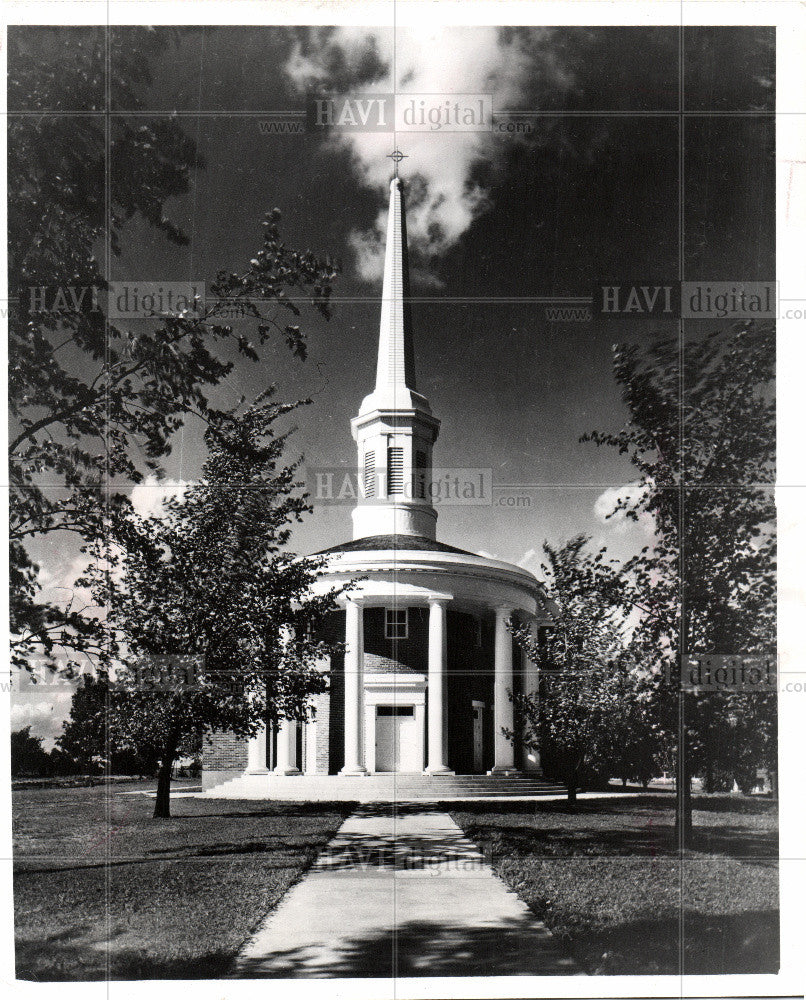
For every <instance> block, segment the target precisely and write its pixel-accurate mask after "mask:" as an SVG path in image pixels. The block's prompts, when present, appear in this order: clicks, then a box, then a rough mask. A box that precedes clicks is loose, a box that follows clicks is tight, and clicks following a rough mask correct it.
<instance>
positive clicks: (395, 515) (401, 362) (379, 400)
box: [352, 177, 439, 538]
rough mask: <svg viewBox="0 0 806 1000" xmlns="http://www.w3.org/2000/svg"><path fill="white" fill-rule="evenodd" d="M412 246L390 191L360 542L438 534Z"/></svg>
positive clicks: (365, 405) (363, 426) (398, 191)
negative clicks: (418, 368)
mask: <svg viewBox="0 0 806 1000" xmlns="http://www.w3.org/2000/svg"><path fill="white" fill-rule="evenodd" d="M409 298H410V293H409V264H408V247H407V244H406V215H405V203H404V198H403V190H402V183H401V181H400V179H399V178H398V177H394V178H393V179H392V182H391V184H390V191H389V221H388V225H387V230H386V257H385V261H384V271H383V300H382V303H381V326H380V336H379V338H378V364H377V368H376V372H375V389H374V391H373V392H371V393H370V394H369V395H368V396H367V397H366V398H365V399H364V401H363V402H362V404H361V407H360V409H359V411H358V416H357V417H355V418H354V419H353V421H352V431H353V437H354V438H355V441H356V443H357V445H358V468H359V472H360V474H361V477H362V479H363V489H364V496H363V497H362V499H361V500H360V501H359V503H358V506H357V507H356V508H355V510H354V511H353V537H354V538H365V537H367V536H370V535H392V534H402V535H424V536H426V537H428V538H434V537H435V536H436V520H437V512H436V511H435V510H434V508H433V507H432V505H431V502H430V482H431V451H432V448H433V445H434V442H435V441H436V439H437V434H438V433H439V421H438V420H437V419H436V417H434V416H433V415H432V413H431V407H430V406H429V404H428V400H427V399H426V398H425V396H421V395H420V393H418V392H417V391H416V383H415V378H414V346H413V338H412V329H411V306H410V301H409Z"/></svg>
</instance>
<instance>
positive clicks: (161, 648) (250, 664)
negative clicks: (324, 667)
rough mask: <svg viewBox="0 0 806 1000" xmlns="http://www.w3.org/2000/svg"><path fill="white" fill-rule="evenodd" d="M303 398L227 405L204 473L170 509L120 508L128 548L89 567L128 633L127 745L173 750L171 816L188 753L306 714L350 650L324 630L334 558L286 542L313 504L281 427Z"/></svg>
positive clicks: (118, 631)
mask: <svg viewBox="0 0 806 1000" xmlns="http://www.w3.org/2000/svg"><path fill="white" fill-rule="evenodd" d="M296 405H297V404H280V403H275V402H273V400H272V393H271V391H270V392H268V393H265V394H264V395H263V396H262V397H261V398H259V399H258V400H257V401H256V402H255V404H253V405H251V406H249V407H248V408H247V409H246V410H245V411H243V412H241V408H236V410H233V411H230V412H228V413H220V414H217V415H216V417H215V418H214V419H211V420H210V423H209V426H208V430H207V434H206V440H207V444H208V449H209V457H208V459H207V462H206V463H205V466H204V472H203V476H202V478H201V480H200V481H199V482H198V483H197V484H195V485H193V486H192V487H190V488H189V489H188V490H187V491H186V492H185V494H184V495H183V496H182V497H180V498H174V499H172V500H170V501H169V502H168V503H167V504H166V505H165V507H166V510H165V514H164V516H163V517H157V516H152V517H148V518H141V517H138V516H137V515H136V514H135V513H134V512H133V511H132V510H130V509H128V510H125V511H123V512H121V513H118V512H114V513H113V514H112V515H111V516H110V518H109V521H108V530H109V537H110V538H111V539H113V542H114V551H113V552H112V553H111V555H110V552H109V551H108V550H107V549H106V548H105V547H104V546H103V545H102V544H101V543H98V545H97V546H96V560H95V562H94V564H93V567H92V569H91V572H90V574H89V576H90V579H91V582H92V585H93V587H94V589H95V591H96V592H98V596H99V599H102V600H103V602H104V604H105V605H106V606H107V607H108V608H109V627H110V629H111V631H112V632H113V633H114V637H115V643H114V648H113V649H112V650H111V651H110V654H109V656H108V661H107V665H108V668H109V669H113V668H114V680H113V683H112V685H111V688H112V699H111V703H110V716H109V722H108V724H109V726H110V728H111V730H112V731H113V733H114V741H115V743H116V745H119V746H122V747H125V746H129V747H131V748H138V747H140V746H141V745H142V744H143V741H148V742H150V743H151V744H152V745H153V746H155V747H158V748H159V758H160V768H159V775H158V788H157V799H156V804H155V810H154V815H155V816H156V817H160V816H168V815H170V805H169V796H170V778H171V767H172V765H173V763H174V761H175V760H176V757H177V756H178V755H179V754H180V753H183V752H190V748H191V747H192V746H194V745H195V746H197V745H198V744H199V743H200V742H201V740H202V738H203V737H204V736H205V735H208V734H209V733H211V732H213V731H215V730H228V731H230V732H234V733H236V734H237V735H240V736H250V735H253V734H254V733H255V732H256V731H257V730H258V728H259V727H260V726H261V725H262V724H264V723H265V722H266V721H267V720H268V721H273V720H276V719H277V718H279V717H281V716H282V717H287V718H298V719H304V718H306V717H307V713H308V711H309V708H308V704H309V700H310V696H311V695H313V694H316V693H318V692H320V691H323V690H324V689H325V688H326V685H327V679H326V677H325V676H324V674H323V673H322V671H321V670H320V669H319V665H320V663H321V660H322V658H323V657H324V656H326V655H329V654H330V653H331V652H333V651H334V650H335V649H336V648H338V646H337V645H333V644H332V643H331V644H329V643H327V642H325V641H322V640H320V639H319V638H317V635H318V632H319V630H320V629H321V627H322V625H323V624H324V621H325V618H326V616H327V615H328V614H329V613H330V612H331V611H332V610H333V609H334V607H335V596H336V594H337V593H338V592H337V591H333V592H326V593H322V594H314V593H313V592H312V590H311V585H312V584H313V583H314V582H315V580H316V579H317V577H318V575H319V569H320V565H321V563H320V562H319V561H318V560H316V559H310V558H305V559H298V558H295V557H294V556H293V555H291V554H290V553H288V552H287V551H285V547H286V546H287V544H288V541H289V538H290V531H291V525H292V524H293V523H295V522H297V521H299V520H300V519H301V517H302V515H303V514H304V513H305V512H306V511H308V510H309V509H310V508H309V506H308V504H307V501H306V498H305V495H304V494H300V492H299V489H298V487H299V484H298V483H297V482H296V481H295V479H294V476H295V472H296V470H297V468H298V466H297V465H296V464H293V465H282V464H281V458H282V452H283V448H284V446H285V443H286V439H287V434H277V433H276V432H275V422H276V421H277V420H278V419H279V418H280V417H282V416H284V415H285V414H287V413H289V412H291V411H292V410H294V409H295V408H296ZM180 670H181V671H184V676H175V675H176V674H177V672H178V671H180ZM161 674H164V675H166V676H160V675H161ZM188 674H189V676H188Z"/></svg>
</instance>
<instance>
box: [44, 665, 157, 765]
mask: <svg viewBox="0 0 806 1000" xmlns="http://www.w3.org/2000/svg"><path fill="white" fill-rule="evenodd" d="M115 696H116V692H115V691H114V686H113V687H110V684H109V679H108V677H107V676H106V674H105V673H101V674H99V675H97V676H96V675H94V674H84V676H83V677H82V678H81V680H80V682H79V684H78V687H77V688H76V690H75V692H74V694H73V700H72V703H71V705H70V717H69V718H68V719H67V720H66V721H65V723H64V727H63V732H62V735H61V736H60V737H59V738H58V739H57V740H56V746H57V748H58V750H59V751H61V753H63V754H64V755H65V757H66V758H67V759H71V760H72V761H74V763H75V765H76V767H77V769H78V770H79V771H82V772H84V773H93V772H95V771H98V770H99V769H104V768H105V769H108V770H109V772H110V773H112V774H141V775H142V774H153V773H154V772H155V771H156V768H157V765H158V763H159V753H160V749H161V748H159V747H157V746H155V745H154V744H153V743H150V742H149V741H148V740H146V739H143V740H141V741H140V742H139V743H138V744H137V746H136V747H134V748H131V747H121V746H119V745H117V744H116V743H115V736H116V732H115V730H114V729H113V728H110V726H109V725H108V721H109V718H110V709H111V705H112V699H113V698H114V697H115Z"/></svg>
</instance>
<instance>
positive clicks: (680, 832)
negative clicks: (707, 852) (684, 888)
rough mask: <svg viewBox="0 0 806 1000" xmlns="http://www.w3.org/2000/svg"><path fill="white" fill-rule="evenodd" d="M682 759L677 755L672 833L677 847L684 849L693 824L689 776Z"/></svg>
mask: <svg viewBox="0 0 806 1000" xmlns="http://www.w3.org/2000/svg"><path fill="white" fill-rule="evenodd" d="M682 757H683V755H682V754H678V765H677V775H676V779H675V804H674V805H675V810H674V832H675V837H676V839H677V843H678V845H679V846H680V847H681V848H684V847H685V846H686V844H687V843H690V842H691V837H692V834H693V831H694V823H693V820H692V815H691V776H690V775H689V774H688V773H687V772H686V769H685V764H684V763H683V761H682Z"/></svg>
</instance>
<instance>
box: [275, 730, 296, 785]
mask: <svg viewBox="0 0 806 1000" xmlns="http://www.w3.org/2000/svg"><path fill="white" fill-rule="evenodd" d="M274 773H275V774H299V773H300V770H299V767H297V722H296V721H295V720H294V719H280V721H279V724H278V727H277V767H275V769H274Z"/></svg>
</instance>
